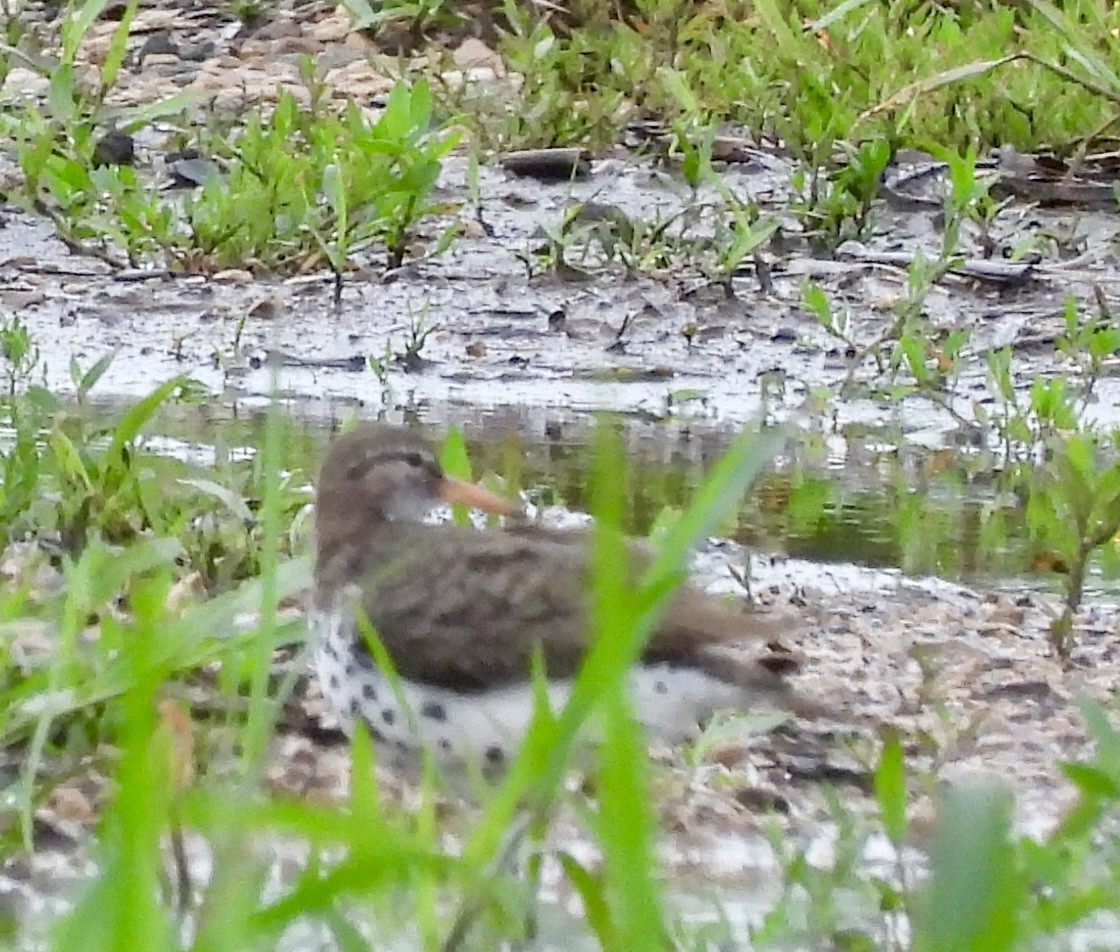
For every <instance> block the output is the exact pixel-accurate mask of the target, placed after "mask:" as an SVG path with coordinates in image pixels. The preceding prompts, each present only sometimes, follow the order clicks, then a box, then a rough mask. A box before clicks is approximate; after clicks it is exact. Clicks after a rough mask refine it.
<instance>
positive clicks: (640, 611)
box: [464, 431, 785, 861]
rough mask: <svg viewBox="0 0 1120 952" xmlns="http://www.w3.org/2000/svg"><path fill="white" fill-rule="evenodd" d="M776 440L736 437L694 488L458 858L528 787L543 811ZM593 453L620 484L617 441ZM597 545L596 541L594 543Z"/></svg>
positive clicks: (494, 833) (498, 826) (482, 845)
mask: <svg viewBox="0 0 1120 952" xmlns="http://www.w3.org/2000/svg"><path fill="white" fill-rule="evenodd" d="M784 442H785V436H784V433H782V432H781V431H765V432H756V433H750V434H744V435H743V436H742V437H740V438H739V439H737V440H736V441H735V442H734V443H733V444H732V445H731V447H730V448H729V449H728V451H727V452H726V453H725V454H724V456H723V457H722V458H721V459H720V461H719V462H718V463H717V464H716V466H715V467H714V468H713V470H712V472H711V473H710V474H709V476H708V478H707V479H705V480H704V482H703V483H702V484H701V486H700V487H699V489H698V491H697V493H696V496H695V498H694V500H693V502H692V505H691V506H689V508H688V509H687V510H686V511H685V512H684V513H683V514H682V516H681V518H680V519H679V520H678V521H677V523H676V524H675V525H674V526H673V527H672V529H671V530H670V531H669V533H668V535H667V537H666V539H665V541H664V544H663V545H662V546H661V548H660V550H659V552H658V554H657V556H656V557H655V559H654V561H653V563H652V565H651V566H650V568H649V570H648V571H647V573H646V576H645V578H644V579H643V581H642V584H641V585H640V586H639V588H638V589H637V590H636V591H631V593H630V595H629V596H628V599H627V600H628V601H630V605H631V610H632V613H633V614H632V619H633V623H632V624H631V625H630V627H629V629H628V630H626V631H622V632H613V633H612V634H611V636H610V637H600V638H598V639H597V640H596V642H595V644H594V646H593V647H592V648H591V650H590V651H589V653H588V656H587V658H586V659H585V662H584V664H583V666H582V668H581V670H580V672H579V674H578V676H577V678H576V683H575V686H574V689H573V691H572V695H571V698H570V700H569V702H568V704H567V705H566V706H565V708H564V710H563V711H562V712H561V714H560V715H559V717H558V718H557V719H556V720H555V721H554V722H553V721H550V720H549V719H547V718H544V719H538V720H535V721H534V723H533V724H532V725H531V727H530V730H529V732H528V734H527V736H526V740H525V743H524V744H523V745H522V748H521V750H520V751H519V752H518V755H517V757H516V758H514V761H513V764H512V765H511V768H510V772H509V774H508V776H507V778H506V781H505V783H504V784H503V785H502V787H501V788H500V790H499V791H498V792H497V794H496V795H495V797H494V799H493V800H492V801H491V802H490V804H489V805H488V807H487V810H486V813H485V815H484V816H483V817H482V819H481V820H480V822H479V824H478V826H477V827H476V829H475V833H474V835H473V836H472V837H471V839H470V841H469V842H468V844H467V846H466V849H465V851H464V855H465V856H467V857H473V858H475V859H476V860H481V861H486V860H487V859H489V858H490V857H492V856H493V855H494V854H495V851H496V850H497V849H498V847H499V845H500V843H501V840H502V835H503V832H504V831H505V830H506V829H507V828H508V827H509V825H510V823H511V822H512V819H513V816H514V814H515V813H516V811H517V810H518V808H519V805H520V804H522V803H523V802H524V800H525V798H526V796H527V795H529V794H530V792H532V793H533V795H534V797H533V798H534V800H535V801H536V802H537V803H538V804H539V805H540V806H539V808H540V809H548V808H549V805H550V804H551V803H552V802H554V801H555V798H556V796H557V795H558V793H559V791H560V790H561V789H562V783H563V776H564V772H565V770H566V767H567V764H568V762H569V760H570V758H571V755H572V751H573V748H574V746H575V741H576V736H577V733H578V731H579V729H580V727H581V726H582V724H583V722H584V721H585V720H586V719H587V717H588V716H589V714H590V713H591V712H592V710H593V709H594V707H595V705H596V704H597V703H598V702H599V700H600V699H601V698H602V697H603V696H604V695H605V694H606V693H607V692H610V691H614V692H616V693H617V692H618V691H619V690H620V689H621V686H622V684H623V679H624V678H625V676H626V671H627V669H628V668H629V667H630V665H631V664H632V663H633V662H634V661H635V660H636V659H637V658H638V656H639V655H640V653H641V649H642V646H643V644H644V643H645V641H646V639H647V638H648V637H649V634H650V632H651V631H652V629H653V626H654V625H655V623H656V621H657V618H658V616H659V611H660V609H661V606H662V604H663V603H664V600H665V598H666V597H667V595H668V594H669V593H670V592H671V591H672V587H673V585H674V584H675V583H676V582H677V581H678V580H679V578H680V577H681V575H682V572H683V570H684V569H685V566H686V564H687V560H688V556H689V551H690V549H691V548H692V546H693V545H695V544H696V542H698V541H699V540H700V539H702V538H703V537H704V536H705V535H707V534H708V533H710V532H711V531H712V530H713V529H714V527H715V526H716V525H718V524H719V522H720V521H721V520H722V519H723V518H724V517H725V516H726V515H727V514H728V513H729V512H731V511H732V510H733V509H734V507H735V506H736V505H737V504H738V502H739V500H740V498H741V496H742V494H743V492H744V491H745V490H746V488H747V487H748V486H750V484H751V483H752V482H754V480H755V479H756V478H757V477H758V476H759V474H760V473H761V472H762V471H763V469H764V467H765V466H766V465H768V464H769V462H770V460H771V459H773V457H774V456H775V455H776V454H777V453H778V451H779V450H780V448H781V446H782V445H783V443H784ZM601 458H602V459H603V460H604V461H609V462H606V464H605V465H606V466H607V467H608V468H607V469H606V470H605V472H608V473H610V472H614V474H615V475H614V476H613V477H611V478H612V479H617V484H616V485H618V486H621V485H623V481H622V478H621V467H620V464H619V462H618V461H619V460H621V459H622V458H623V457H622V454H621V452H620V450H619V448H618V446H617V443H615V444H614V446H613V447H611V446H609V445H607V449H606V450H604V451H603V452H602V457H601ZM611 467H613V469H612V468H611ZM608 499H609V497H608ZM612 505H616V504H613V503H608V504H607V507H608V508H609V507H610V506H612ZM597 515H598V513H597ZM607 515H608V517H609V512H608V513H607ZM616 523H617V519H616ZM600 532H607V533H611V532H613V533H614V534H615V535H616V537H617V532H618V530H617V528H616V527H615V528H611V527H609V526H605V527H603V528H597V529H596V533H600ZM599 544H600V543H599V542H598V541H597V542H596V545H599ZM619 544H621V540H617V541H616V542H615V543H614V545H615V546H616V550H617V546H618V545H619Z"/></svg>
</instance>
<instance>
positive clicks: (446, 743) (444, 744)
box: [439, 737, 451, 750]
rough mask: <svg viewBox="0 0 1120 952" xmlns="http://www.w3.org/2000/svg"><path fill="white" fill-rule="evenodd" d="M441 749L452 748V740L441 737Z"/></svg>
mask: <svg viewBox="0 0 1120 952" xmlns="http://www.w3.org/2000/svg"><path fill="white" fill-rule="evenodd" d="M439 749H440V750H451V741H450V740H448V738H446V737H441V738H440V739H439Z"/></svg>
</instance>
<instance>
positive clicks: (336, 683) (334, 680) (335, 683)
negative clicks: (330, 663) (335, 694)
mask: <svg viewBox="0 0 1120 952" xmlns="http://www.w3.org/2000/svg"><path fill="white" fill-rule="evenodd" d="M330 684H331V690H332V691H337V690H338V689H339V688H340V687H342V682H341V681H340V680H339V678H338V675H337V674H332V675H331V681H330Z"/></svg>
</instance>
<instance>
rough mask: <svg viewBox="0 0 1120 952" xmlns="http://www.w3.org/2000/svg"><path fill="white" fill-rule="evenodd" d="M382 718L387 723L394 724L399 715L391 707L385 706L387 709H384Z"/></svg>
mask: <svg viewBox="0 0 1120 952" xmlns="http://www.w3.org/2000/svg"><path fill="white" fill-rule="evenodd" d="M381 719H382V720H383V721H384V722H385V723H386V724H392V723H393V721H395V720H396V719H397V715H396V714H395V713H394V711H393V709H392V708H391V707H387V708H385V710H383V711H382V712H381Z"/></svg>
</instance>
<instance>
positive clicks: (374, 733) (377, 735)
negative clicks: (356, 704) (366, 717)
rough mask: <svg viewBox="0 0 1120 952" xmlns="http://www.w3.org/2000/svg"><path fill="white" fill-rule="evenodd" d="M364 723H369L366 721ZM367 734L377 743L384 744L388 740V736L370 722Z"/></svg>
mask: <svg viewBox="0 0 1120 952" xmlns="http://www.w3.org/2000/svg"><path fill="white" fill-rule="evenodd" d="M366 723H367V724H369V722H368V721H367V722H366ZM369 736H370V737H372V738H373V739H374V741H375V742H376V743H378V744H384V743H387V742H388V738H387V737H386V736H385V735H384V734H382V733H381V731H379V730H378V729H377V728H376V727H374V726H373V725H372V724H369Z"/></svg>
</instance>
